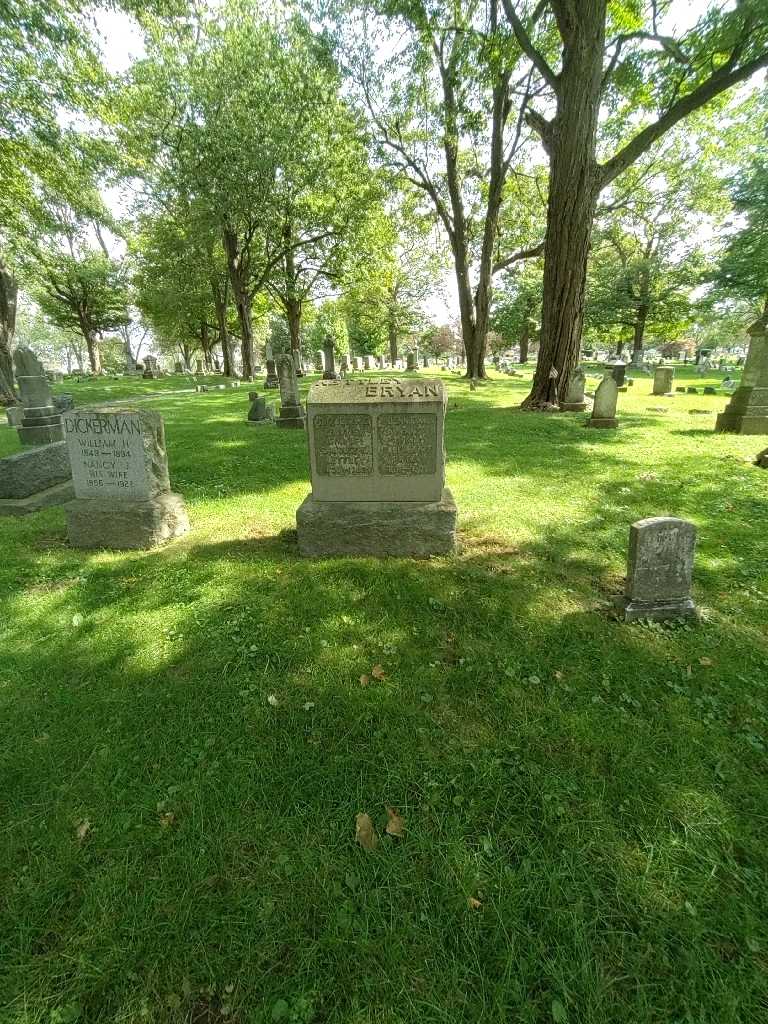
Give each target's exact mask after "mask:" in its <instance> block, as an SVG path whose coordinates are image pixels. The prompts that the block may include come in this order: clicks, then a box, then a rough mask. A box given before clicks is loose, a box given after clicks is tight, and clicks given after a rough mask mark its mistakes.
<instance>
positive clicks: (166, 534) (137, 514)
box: [64, 491, 189, 551]
mask: <svg viewBox="0 0 768 1024" xmlns="http://www.w3.org/2000/svg"><path fill="white" fill-rule="evenodd" d="M64 513H65V515H66V517H67V534H68V536H69V543H70V544H71V545H72V547H73V548H113V549H115V550H117V551H123V550H133V549H146V548H154V547H157V546H158V545H159V544H165V543H166V542H167V541H169V540H173V539H174V538H175V537H180V536H181V535H182V534H184V533H186V532H187V530H188V529H189V519H188V518H187V510H186V506H185V505H184V499H183V498H182V497H181V495H180V494H174V493H173V492H172V491H166V492H164V493H161V494H157V495H155V497H154V498H146V499H143V500H135V499H134V500H129V501H117V500H115V499H114V498H75V500H74V501H70V502H69V503H68V504H67V505H65V506H64Z"/></svg>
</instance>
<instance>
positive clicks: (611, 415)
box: [586, 370, 619, 430]
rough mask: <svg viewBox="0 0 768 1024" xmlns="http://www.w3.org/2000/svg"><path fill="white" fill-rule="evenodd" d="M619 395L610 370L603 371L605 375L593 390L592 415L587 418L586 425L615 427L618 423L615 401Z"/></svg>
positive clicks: (605, 427)
mask: <svg viewBox="0 0 768 1024" xmlns="http://www.w3.org/2000/svg"><path fill="white" fill-rule="evenodd" d="M618 397H619V385H618V384H617V383H616V378H615V377H614V376H613V374H612V372H611V371H610V370H606V371H605V376H604V377H603V379H602V380H601V381H600V383H599V384H598V386H597V391H595V404H594V405H593V407H592V415H591V416H590V418H589V419H588V420H587V423H586V425H587V426H588V427H602V428H604V429H609V430H611V429H615V428H616V427H618V425H619V421H618V420H617V419H616V402H617V401H618Z"/></svg>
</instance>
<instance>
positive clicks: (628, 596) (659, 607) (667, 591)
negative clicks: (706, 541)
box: [617, 516, 698, 622]
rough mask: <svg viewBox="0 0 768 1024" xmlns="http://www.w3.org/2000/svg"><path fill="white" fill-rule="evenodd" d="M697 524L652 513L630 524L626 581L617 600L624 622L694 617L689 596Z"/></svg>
mask: <svg viewBox="0 0 768 1024" xmlns="http://www.w3.org/2000/svg"><path fill="white" fill-rule="evenodd" d="M695 549H696V527H695V526H694V525H693V523H689V522H687V520H685V519H674V518H672V517H671V516H655V517H653V518H651V519H640V520H639V521H638V522H636V523H633V524H632V526H631V527H630V528H629V558H628V560H627V582H626V586H625V589H624V595H623V597H621V598H619V599H618V601H617V603H618V605H619V607H621V608H622V610H623V612H624V620H625V621H626V622H636V621H637V620H638V619H652V620H654V621H657V622H658V621H663V620H665V619H695V618H698V613H697V611H696V605H695V604H694V603H693V598H692V597H691V584H692V580H693V556H694V551H695Z"/></svg>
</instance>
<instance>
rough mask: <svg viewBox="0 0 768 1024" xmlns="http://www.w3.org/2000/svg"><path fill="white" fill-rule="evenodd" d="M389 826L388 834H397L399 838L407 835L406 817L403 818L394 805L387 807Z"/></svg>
mask: <svg viewBox="0 0 768 1024" xmlns="http://www.w3.org/2000/svg"><path fill="white" fill-rule="evenodd" d="M387 817H388V818H389V821H388V822H387V827H386V829H385V831H386V833H387V835H388V836H397V837H398V838H400V837H402V836H404V835H405V819H404V818H401V817H400V815H399V814H398V813H397V811H396V810H395V809H394V807H388V808H387Z"/></svg>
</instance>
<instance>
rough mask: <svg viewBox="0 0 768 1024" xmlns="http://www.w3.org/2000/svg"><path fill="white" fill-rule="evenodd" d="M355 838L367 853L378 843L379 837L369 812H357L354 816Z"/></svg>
mask: <svg viewBox="0 0 768 1024" xmlns="http://www.w3.org/2000/svg"><path fill="white" fill-rule="evenodd" d="M355 839H356V840H357V842H358V843H360V845H361V846H362V848H363V849H364V850H367V851H368V852H369V853H370V852H371V851H372V850H375V849H376V847H377V846H378V844H379V837H378V836H377V835H376V829H375V828H374V826H373V821H371V816H370V815H369V814H358V815H357V817H356V818H355Z"/></svg>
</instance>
